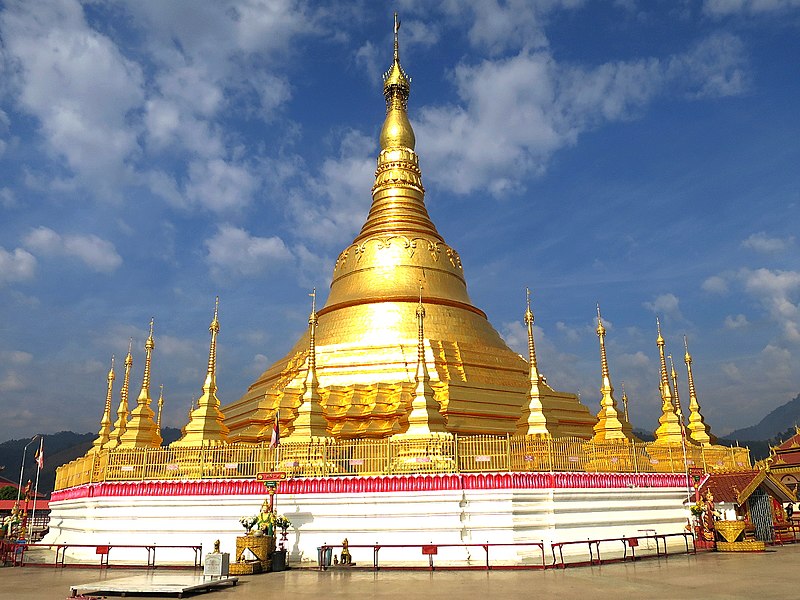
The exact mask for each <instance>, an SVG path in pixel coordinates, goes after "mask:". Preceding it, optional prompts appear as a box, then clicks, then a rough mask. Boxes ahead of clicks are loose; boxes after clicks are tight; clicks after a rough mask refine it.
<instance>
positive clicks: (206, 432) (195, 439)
mask: <svg viewBox="0 0 800 600" xmlns="http://www.w3.org/2000/svg"><path fill="white" fill-rule="evenodd" d="M208 331H209V333H210V334H211V343H210V345H209V349H208V367H207V368H206V378H205V381H204V382H203V393H202V394H201V396H200V398H199V399H198V400H197V408H196V409H195V410H193V411H191V412H190V413H189V422H188V423H187V424H186V427H184V428H183V435H182V436H181V438H180V439H179V440H176V441H174V442H172V444H170V446H171V447H181V446H203V445H206V446H212V445H213V446H216V445H220V444H224V443H225V442H226V441H227V439H228V433H229V430H228V427H227V426H226V425H225V416H224V415H223V414H222V412H221V411H220V408H219V407H220V402H219V399H218V398H217V335H218V334H219V296H217V297H216V299H215V301H214V318H213V319H211V324H210V325H209V326H208ZM192 405H193V406H194V403H193V404H192Z"/></svg>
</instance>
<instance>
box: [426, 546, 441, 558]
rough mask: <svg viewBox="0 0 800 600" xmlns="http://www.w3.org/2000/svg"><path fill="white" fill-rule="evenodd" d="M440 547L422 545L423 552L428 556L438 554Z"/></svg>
mask: <svg viewBox="0 0 800 600" xmlns="http://www.w3.org/2000/svg"><path fill="white" fill-rule="evenodd" d="M438 553H439V547H438V546H423V547H422V554H423V555H425V556H427V555H431V554H438Z"/></svg>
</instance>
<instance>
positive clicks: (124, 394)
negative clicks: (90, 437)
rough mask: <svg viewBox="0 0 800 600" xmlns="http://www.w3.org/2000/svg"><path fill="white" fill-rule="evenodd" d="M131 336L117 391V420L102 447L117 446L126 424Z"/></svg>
mask: <svg viewBox="0 0 800 600" xmlns="http://www.w3.org/2000/svg"><path fill="white" fill-rule="evenodd" d="M132 349H133V338H129V339H128V354H126V355H125V375H124V376H123V378H122V389H121V390H120V392H119V407H118V408H117V420H116V421H114V428H113V429H112V430H111V433H110V434H109V439H108V443H107V444H105V445H104V446H103V447H104V448H106V449H113V448H116V447H118V446H119V443H120V438H121V437H122V435H123V434H124V433H125V430H126V429H127V426H128V386H129V384H130V380H131V367H132V366H133V355H132V354H131V350H132Z"/></svg>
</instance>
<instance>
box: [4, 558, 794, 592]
mask: <svg viewBox="0 0 800 600" xmlns="http://www.w3.org/2000/svg"><path fill="white" fill-rule="evenodd" d="M136 573H137V572H135V571H131V570H128V569H125V570H118V569H110V570H103V571H100V570H99V569H86V568H80V569H78V568H63V569H60V568H52V567H23V568H19V567H16V568H15V567H4V568H0V578H2V587H0V597H2V598H4V599H5V598H8V599H9V600H63V599H65V598H67V597H68V596H69V590H70V586H73V585H77V584H84V583H89V582H93V581H97V580H98V579H111V578H120V577H130V576H131V575H134V574H136ZM798 573H800V545H796V546H785V547H779V548H774V549H770V550H769V551H768V552H764V553H754V554H748V553H742V554H723V553H712V552H706V553H702V554H698V555H696V556H691V555H690V556H684V555H674V556H670V557H669V558H659V559H655V558H651V559H645V560H640V561H637V562H635V563H632V562H627V563H613V564H607V565H602V566H594V567H571V568H568V569H566V570H560V569H559V570H555V569H552V570H551V569H548V570H547V571H488V572H487V571H434V572H430V571H380V572H377V573H375V572H372V571H366V570H363V571H362V570H358V571H356V570H352V571H342V570H336V571H334V570H331V571H327V572H319V571H307V570H291V571H285V572H281V573H266V574H262V575H256V576H250V577H241V578H240V581H239V584H238V585H237V586H235V587H229V588H223V589H219V590H215V591H211V592H208V593H201V594H196V595H189V596H187V597H190V598H198V599H205V598H208V599H211V600H256V599H257V600H264V599H265V598H292V599H297V600H302V599H305V598H308V599H311V598H313V599H314V600H319V599H320V598H323V599H324V600H337V599H342V600H344V599H347V600H353V599H355V598H377V599H383V598H387V599H388V598H410V597H416V598H423V599H426V600H427V599H429V598H446V599H447V600H458V599H461V598H471V599H478V600H486V599H489V598H536V597H540V598H541V597H544V598H559V599H567V598H580V599H582V600H590V599H591V600H594V599H598V598H614V599H620V598H637V597H638V598H647V599H648V600H655V599H660V598H665V599H667V598H703V599H708V598H758V599H759V600H766V599H771V598H781V599H783V598H794V597H797V596H798V592H799V591H800V575H798ZM115 597H117V596H109V598H115ZM129 597H130V596H129ZM139 597H143V596H139ZM146 597H147V598H150V599H153V598H156V599H161V598H170V597H171V598H174V597H175V596H146Z"/></svg>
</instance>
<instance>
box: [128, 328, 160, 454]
mask: <svg viewBox="0 0 800 600" xmlns="http://www.w3.org/2000/svg"><path fill="white" fill-rule="evenodd" d="M154 322H155V319H153V318H151V319H150V334H149V335H148V336H147V341H146V342H145V344H144V350H145V355H144V374H143V375H142V389H141V390H140V391H139V397H138V398H137V399H136V408H134V409H133V410H132V411H131V418H130V419H129V420H128V427H127V429H126V430H125V433H124V434H123V435H122V437H121V438H120V446H121V447H124V448H155V447H158V446H160V445H161V442H162V439H161V434H160V433H159V431H158V427H156V422H155V416H156V415H155V413H154V412H153V409H152V408H150V404H151V403H152V402H153V399H152V398H151V397H150V365H151V363H152V360H153V350H154V349H155V347H156V342H155V339H154V338H153V324H154Z"/></svg>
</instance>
